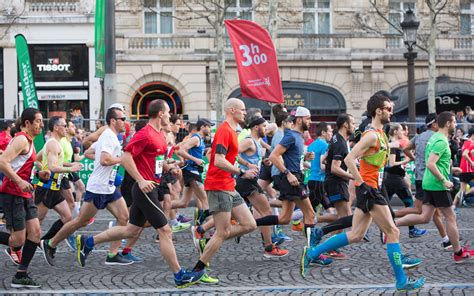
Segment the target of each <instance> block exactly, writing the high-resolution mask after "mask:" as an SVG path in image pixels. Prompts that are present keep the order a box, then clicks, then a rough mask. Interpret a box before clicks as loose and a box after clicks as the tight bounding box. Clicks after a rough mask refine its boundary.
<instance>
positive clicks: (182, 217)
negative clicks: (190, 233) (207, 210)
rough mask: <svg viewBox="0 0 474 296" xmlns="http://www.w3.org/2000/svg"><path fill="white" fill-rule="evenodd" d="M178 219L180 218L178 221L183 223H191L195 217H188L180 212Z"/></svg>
mask: <svg viewBox="0 0 474 296" xmlns="http://www.w3.org/2000/svg"><path fill="white" fill-rule="evenodd" d="M176 220H178V222H181V223H189V222H191V221H192V220H193V219H191V218H188V217H186V216H184V215H181V214H178V217H176Z"/></svg>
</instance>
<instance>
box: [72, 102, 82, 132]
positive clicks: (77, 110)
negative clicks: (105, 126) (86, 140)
mask: <svg viewBox="0 0 474 296" xmlns="http://www.w3.org/2000/svg"><path fill="white" fill-rule="evenodd" d="M70 120H71V121H72V123H74V125H75V126H76V128H83V127H84V116H82V113H81V107H79V105H76V106H74V108H73V109H72V112H71V113H70Z"/></svg>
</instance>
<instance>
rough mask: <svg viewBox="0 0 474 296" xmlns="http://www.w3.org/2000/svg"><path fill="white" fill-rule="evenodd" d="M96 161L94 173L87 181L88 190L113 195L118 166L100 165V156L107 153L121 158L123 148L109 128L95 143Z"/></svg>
mask: <svg viewBox="0 0 474 296" xmlns="http://www.w3.org/2000/svg"><path fill="white" fill-rule="evenodd" d="M93 147H94V149H95V159H94V171H93V172H92V174H91V176H90V178H89V180H88V181H87V188H86V190H87V191H89V192H92V193H97V194H112V193H114V191H115V185H114V181H115V174H116V173H117V169H118V165H111V166H103V165H101V164H100V156H101V154H102V152H107V153H109V154H110V155H112V156H113V157H119V156H120V155H121V154H122V146H121V145H120V142H119V140H118V138H117V135H116V134H115V133H114V132H113V131H112V130H111V129H110V128H107V129H106V130H105V131H104V132H103V133H102V134H101V135H100V137H99V140H97V142H96V143H94V146H93Z"/></svg>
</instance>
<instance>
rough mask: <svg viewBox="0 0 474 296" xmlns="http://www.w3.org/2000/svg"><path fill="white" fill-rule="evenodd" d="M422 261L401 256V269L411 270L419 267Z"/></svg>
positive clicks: (408, 256)
mask: <svg viewBox="0 0 474 296" xmlns="http://www.w3.org/2000/svg"><path fill="white" fill-rule="evenodd" d="M422 262H423V260H421V259H418V258H410V255H404V254H402V267H403V269H411V268H415V267H417V266H418V265H420V264H421V263H422Z"/></svg>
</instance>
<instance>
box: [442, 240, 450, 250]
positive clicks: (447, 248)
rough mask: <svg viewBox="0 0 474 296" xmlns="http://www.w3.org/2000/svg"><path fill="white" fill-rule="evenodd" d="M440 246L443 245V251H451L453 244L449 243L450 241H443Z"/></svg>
mask: <svg viewBox="0 0 474 296" xmlns="http://www.w3.org/2000/svg"><path fill="white" fill-rule="evenodd" d="M441 246H442V247H443V249H444V250H445V251H451V250H452V249H453V245H452V244H451V242H450V241H447V242H443V243H442V244H441Z"/></svg>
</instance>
